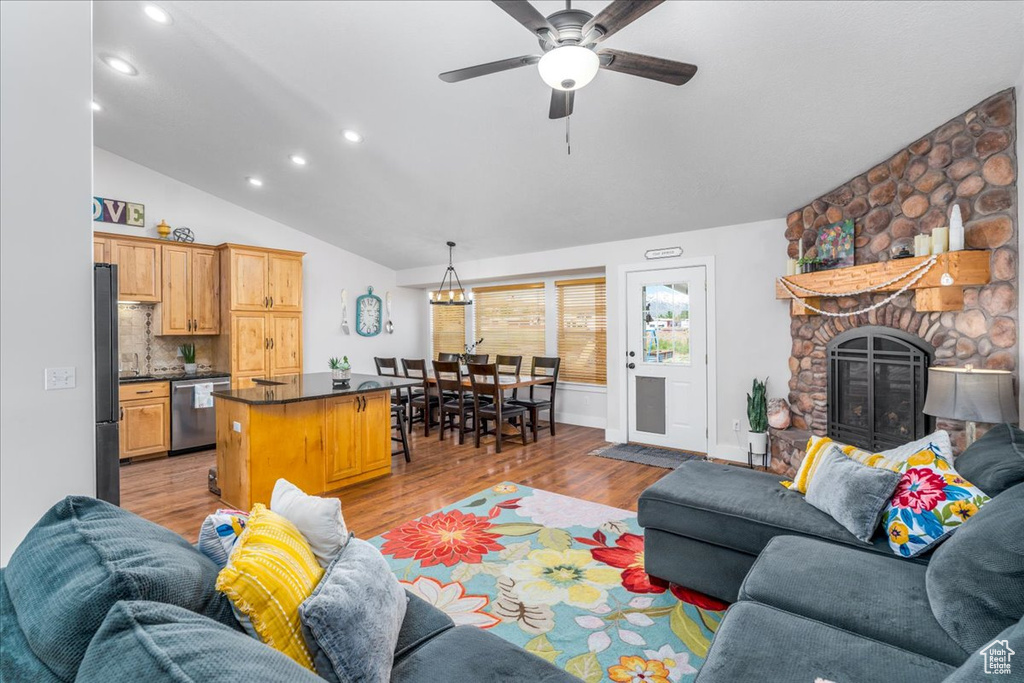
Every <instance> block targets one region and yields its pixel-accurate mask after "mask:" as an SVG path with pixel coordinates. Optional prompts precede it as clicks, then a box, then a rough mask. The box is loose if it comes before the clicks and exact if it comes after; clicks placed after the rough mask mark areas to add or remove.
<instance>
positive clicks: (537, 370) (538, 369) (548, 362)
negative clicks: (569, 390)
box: [530, 356, 562, 401]
mask: <svg viewBox="0 0 1024 683" xmlns="http://www.w3.org/2000/svg"><path fill="white" fill-rule="evenodd" d="M561 365H562V359H561V358H557V357H554V358H549V357H545V356H534V357H533V360H532V361H531V362H530V377H550V378H551V384H544V385H541V386H542V387H543V388H547V389H549V390H550V391H551V399H550V400H551V401H554V400H555V390H556V389H557V388H558V369H559V368H560V367H561ZM533 390H534V387H533V386H531V387H530V399H531V400H532V399H533Z"/></svg>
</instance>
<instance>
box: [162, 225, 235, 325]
mask: <svg viewBox="0 0 1024 683" xmlns="http://www.w3.org/2000/svg"><path fill="white" fill-rule="evenodd" d="M162 253H163V262H162V271H163V278H162V288H161V297H160V299H161V301H160V304H159V305H158V306H157V308H156V321H155V322H156V328H157V331H156V334H174V335H197V334H219V333H220V307H219V302H220V276H219V274H220V261H219V259H218V258H217V252H216V250H214V249H207V248H203V247H191V246H188V245H182V244H165V245H163V248H162Z"/></svg>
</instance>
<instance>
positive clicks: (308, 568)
mask: <svg viewBox="0 0 1024 683" xmlns="http://www.w3.org/2000/svg"><path fill="white" fill-rule="evenodd" d="M323 575H324V570H323V569H321V568H320V565H319V564H317V561H316V557H314V556H313V551H312V549H311V548H310V547H309V543H308V542H307V541H306V539H305V537H304V536H303V535H302V534H301V533H300V532H299V530H298V529H296V528H295V525H294V524H292V523H291V522H289V521H288V520H287V519H285V518H284V517H282V516H281V515H278V514H276V513H274V512H271V511H270V510H268V509H267V508H266V506H264V505H260V504H256V505H254V506H253V508H252V512H251V513H249V521H248V523H247V524H246V527H245V531H243V532H242V535H241V536H240V537H239V539H238V541H237V542H236V543H235V547H234V550H232V552H231V557H230V558H228V564H227V566H226V567H224V569H222V570H221V571H220V574H218V575H217V590H219V591H221V592H222V593H224V594H225V595H227V596H228V599H230V600H231V603H232V604H233V605H234V606H235V607H236V608H237V609H238V610H239V611H240V612H242V614H244V615H245V616H247V617H249V619H250V620H251V621H252V625H253V628H254V629H255V630H256V633H257V635H259V637H260V639H261V640H262V641H263V642H264V643H266V644H267V645H269V646H271V647H272V648H274V649H275V650H280V651H281V652H283V653H284V654H286V655H288V656H289V657H291V658H292V659H294V660H295V661H296V662H298V663H299V664H301V665H302V666H304V667H306V668H307V669H310V670H314V669H313V658H312V656H311V655H310V653H309V650H308V649H307V648H306V642H305V640H303V637H302V630H301V626H300V622H299V605H300V604H302V602H303V601H304V600H305V599H306V598H308V597H309V596H310V595H311V594H312V593H313V589H314V588H316V585H317V583H319V582H320V579H321V577H323Z"/></svg>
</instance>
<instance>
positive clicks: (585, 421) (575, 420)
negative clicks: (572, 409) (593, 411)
mask: <svg viewBox="0 0 1024 683" xmlns="http://www.w3.org/2000/svg"><path fill="white" fill-rule="evenodd" d="M555 421H556V422H564V423H565V424H570V425H576V426H578V427H594V428H596V429H604V428H605V424H606V423H607V420H606V419H605V418H603V417H600V416H597V415H576V414H573V413H561V412H560V413H556V414H555Z"/></svg>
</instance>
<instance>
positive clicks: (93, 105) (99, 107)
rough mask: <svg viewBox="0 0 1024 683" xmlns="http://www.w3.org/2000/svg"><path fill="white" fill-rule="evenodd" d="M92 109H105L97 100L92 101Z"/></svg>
mask: <svg viewBox="0 0 1024 683" xmlns="http://www.w3.org/2000/svg"><path fill="white" fill-rule="evenodd" d="M92 110H93V111H103V107H101V106H100V104H99V102H97V101H96V100H93V101H92Z"/></svg>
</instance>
